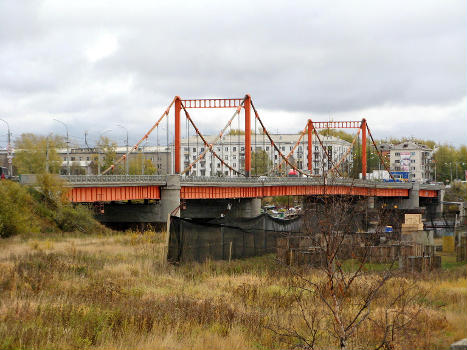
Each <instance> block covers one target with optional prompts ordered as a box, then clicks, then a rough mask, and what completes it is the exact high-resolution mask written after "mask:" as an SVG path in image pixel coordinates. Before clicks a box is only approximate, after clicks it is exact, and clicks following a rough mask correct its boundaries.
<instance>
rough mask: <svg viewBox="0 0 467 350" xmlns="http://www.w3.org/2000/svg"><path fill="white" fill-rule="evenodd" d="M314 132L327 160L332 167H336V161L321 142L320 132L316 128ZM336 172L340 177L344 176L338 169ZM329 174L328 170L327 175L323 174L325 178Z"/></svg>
mask: <svg viewBox="0 0 467 350" xmlns="http://www.w3.org/2000/svg"><path fill="white" fill-rule="evenodd" d="M313 130H314V131H315V135H316V137H317V138H318V141H319V144H320V145H321V148H322V149H323V151H324V154H325V155H326V158H327V160H328V162H331V165H332V167H334V161H333V160H332V157H329V154H328V152H327V151H326V147H325V146H324V144H323V142H322V141H321V138H320V137H319V133H318V131H317V130H316V129H315V128H313ZM323 164H324V162H323ZM323 169H324V168H323ZM336 172H337V174H339V176H342V175H341V173H340V172H339V170H338V169H336ZM327 173H328V170H326V174H324V173H323V176H326V175H327Z"/></svg>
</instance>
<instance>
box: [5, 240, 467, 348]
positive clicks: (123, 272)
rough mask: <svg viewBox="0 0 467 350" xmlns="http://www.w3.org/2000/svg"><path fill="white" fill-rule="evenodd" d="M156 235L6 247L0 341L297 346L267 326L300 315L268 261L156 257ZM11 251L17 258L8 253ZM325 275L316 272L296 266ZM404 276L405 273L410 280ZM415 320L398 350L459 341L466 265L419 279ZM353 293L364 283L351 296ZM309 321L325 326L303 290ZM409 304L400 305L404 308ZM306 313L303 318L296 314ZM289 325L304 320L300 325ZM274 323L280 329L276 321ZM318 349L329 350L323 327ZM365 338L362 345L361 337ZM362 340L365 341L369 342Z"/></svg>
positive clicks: (281, 274)
mask: <svg viewBox="0 0 467 350" xmlns="http://www.w3.org/2000/svg"><path fill="white" fill-rule="evenodd" d="M163 242H164V240H163V235H162V234H161V233H157V232H154V231H150V232H145V233H139V232H135V231H129V232H126V233H125V234H119V235H113V236H89V235H82V234H81V235H71V236H63V235H62V236H58V235H56V236H52V238H50V237H48V238H46V236H41V235H39V236H35V237H34V238H33V239H31V238H24V239H17V238H10V239H8V240H4V241H3V242H2V250H6V251H10V252H12V253H11V254H3V255H0V310H1V312H0V348H1V349H16V348H30V349H42V348H54V349H69V348H88V349H89V348H105V349H112V348H119V349H122V348H143V349H144V348H146V349H151V348H167V349H169V348H170V349H182V348H191V349H205V348H219V349H222V348H223V349H258V348H260V349H263V348H268V349H270V348H284V347H289V346H296V345H298V343H296V344H291V343H290V342H289V341H288V340H287V339H286V338H284V336H282V335H280V334H277V332H276V333H274V332H272V331H270V330H269V329H270V328H271V327H269V325H270V324H273V323H274V324H275V325H277V324H278V325H280V326H281V327H286V326H287V325H289V324H290V323H291V322H302V321H300V319H299V318H297V317H296V315H297V312H300V310H299V309H297V303H296V298H297V293H298V292H297V291H296V290H295V291H294V290H291V289H290V285H291V282H290V280H289V277H288V276H289V274H287V271H284V270H283V269H284V268H283V267H280V265H277V264H276V262H275V259H274V256H272V255H269V256H263V257H258V258H252V259H246V260H238V261H232V262H231V263H230V264H229V263H228V262H219V261H207V262H206V263H203V264H196V263H193V264H187V265H183V266H171V265H166V264H162V263H159V261H160V260H161V259H160V258H161V254H163V252H164V250H163ZM13 252H15V253H13ZM303 273H307V274H308V276H309V278H314V279H319V278H321V277H320V275H319V272H317V271H303ZM407 278H408V277H407ZM401 283H404V279H403V278H402V277H401V278H399V279H394V280H393V281H392V282H391V284H390V285H388V286H387V287H386V289H385V290H384V291H383V293H382V297H381V298H379V299H378V300H377V302H376V303H375V307H376V312H375V315H376V317H375V319H374V320H373V322H372V323H369V324H368V326H367V327H365V328H362V329H360V330H359V334H358V335H357V337H356V338H357V339H359V342H355V343H352V344H349V347H354V348H357V347H368V346H370V345H371V339H372V337H373V335H374V334H378V332H382V331H384V330H383V329H382V328H381V327H380V326H379V325H380V324H382V323H381V321H382V318H384V316H385V314H384V312H383V310H386V306H385V303H386V302H387V301H386V299H387V300H389V299H388V298H386V297H390V296H391V295H395V293H397V287H398V286H399V285H400V284H401ZM418 288H419V289H420V290H421V291H422V295H423V298H419V299H417V300H416V305H417V308H419V309H420V310H421V311H420V312H419V313H417V314H416V317H417V318H416V320H417V322H415V323H414V328H413V329H411V330H410V332H411V333H410V334H411V336H410V337H406V338H404V339H401V338H395V339H394V342H393V344H394V345H395V348H396V349H399V348H433V347H438V348H439V347H447V346H448V344H450V343H451V342H453V341H455V340H458V338H460V337H465V336H466V334H465V327H464V326H465V323H466V321H467V316H466V310H467V302H466V296H467V287H466V277H465V266H462V267H453V268H451V269H450V270H447V271H443V272H436V273H432V274H429V275H423V276H421V280H420V281H419V283H418ZM351 293H352V296H351V298H353V299H354V300H357V299H358V298H359V297H361V291H360V287H358V286H357V287H356V288H355V289H354V290H352V291H351ZM307 298H308V299H307V300H306V302H307V305H308V307H309V309H308V310H307V312H309V314H310V315H311V314H312V313H313V312H314V311H322V313H321V314H322V317H321V318H319V319H315V320H314V322H321V323H322V324H323V325H325V324H326V323H327V322H329V320H328V317H329V315H327V314H326V313H325V312H324V310H314V309H313V308H314V307H317V306H316V305H318V304H317V303H314V302H313V297H312V296H307ZM409 311H410V312H414V311H416V310H408V312H409ZM302 320H303V319H302ZM295 326H296V327H297V328H300V327H306V325H305V324H303V323H301V324H300V323H296V324H295ZM274 329H276V330H277V329H278V328H274ZM320 339H323V342H322V343H320V344H316V345H317V347H318V348H326V349H327V348H329V346H327V345H329V344H330V342H331V339H329V343H326V339H327V338H326V334H324V335H322V336H321V337H320ZM365 341H366V342H365ZM366 345H368V346H366Z"/></svg>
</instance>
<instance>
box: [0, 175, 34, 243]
mask: <svg viewBox="0 0 467 350" xmlns="http://www.w3.org/2000/svg"><path fill="white" fill-rule="evenodd" d="M33 206H34V201H33V199H32V197H31V195H30V194H29V193H28V192H27V191H26V189H25V188H24V187H22V186H20V185H19V184H17V183H15V182H12V181H8V180H2V181H0V237H2V238H5V237H9V236H12V235H15V234H18V233H21V232H37V231H38V230H39V229H38V227H37V226H36V224H35V220H34V215H33V213H32V208H33Z"/></svg>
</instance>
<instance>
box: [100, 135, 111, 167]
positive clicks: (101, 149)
mask: <svg viewBox="0 0 467 350" xmlns="http://www.w3.org/2000/svg"><path fill="white" fill-rule="evenodd" d="M111 131H112V129H106V130H104V131H102V132H101V133H100V134H99V140H100V139H101V138H102V135H104V134H105V133H106V132H111ZM101 151H102V147H99V148H98V150H97V175H100V174H101Z"/></svg>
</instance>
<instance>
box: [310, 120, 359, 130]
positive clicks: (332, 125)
mask: <svg viewBox="0 0 467 350" xmlns="http://www.w3.org/2000/svg"><path fill="white" fill-rule="evenodd" d="M361 126H362V121H361V120H358V121H357V120H353V121H344V122H315V121H314V122H313V127H314V128H315V129H358V128H359V127H361Z"/></svg>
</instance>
